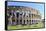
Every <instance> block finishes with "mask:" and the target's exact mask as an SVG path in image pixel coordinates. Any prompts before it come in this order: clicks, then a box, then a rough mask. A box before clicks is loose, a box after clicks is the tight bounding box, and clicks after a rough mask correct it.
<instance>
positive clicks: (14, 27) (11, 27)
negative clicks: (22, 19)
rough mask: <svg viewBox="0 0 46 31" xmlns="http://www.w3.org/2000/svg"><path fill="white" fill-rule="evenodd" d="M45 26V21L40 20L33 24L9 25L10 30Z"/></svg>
mask: <svg viewBox="0 0 46 31" xmlns="http://www.w3.org/2000/svg"><path fill="white" fill-rule="evenodd" d="M42 27H44V25H43V23H41V22H39V23H38V24H32V25H24V26H22V25H16V26H8V30H14V29H28V28H29V29H32V28H33V29H36V28H42Z"/></svg>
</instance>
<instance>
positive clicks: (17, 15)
mask: <svg viewBox="0 0 46 31" xmlns="http://www.w3.org/2000/svg"><path fill="white" fill-rule="evenodd" d="M7 12H9V13H7V14H9V16H10V17H9V18H8V19H9V20H8V21H9V22H10V21H11V22H10V24H12V23H13V24H14V25H16V24H19V25H21V24H26V25H29V24H35V23H38V22H39V21H40V19H41V16H40V13H39V12H38V10H36V9H33V8H31V7H24V6H15V7H14V6H12V7H11V6H9V7H8V8H7ZM10 12H11V15H10ZM11 18H12V19H11ZM10 19H11V20H10Z"/></svg>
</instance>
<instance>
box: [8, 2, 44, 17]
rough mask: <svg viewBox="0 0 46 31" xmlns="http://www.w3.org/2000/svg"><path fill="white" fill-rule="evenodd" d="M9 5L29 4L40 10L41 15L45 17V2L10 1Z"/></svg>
mask: <svg viewBox="0 0 46 31" xmlns="http://www.w3.org/2000/svg"><path fill="white" fill-rule="evenodd" d="M7 6H27V7H32V8H34V9H37V10H39V11H40V13H41V16H42V17H44V4H40V3H24V2H8V4H7Z"/></svg>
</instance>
